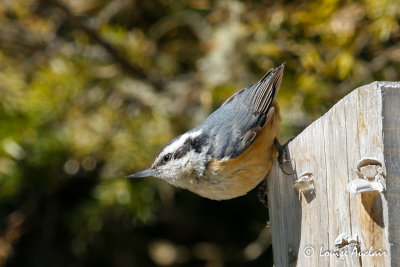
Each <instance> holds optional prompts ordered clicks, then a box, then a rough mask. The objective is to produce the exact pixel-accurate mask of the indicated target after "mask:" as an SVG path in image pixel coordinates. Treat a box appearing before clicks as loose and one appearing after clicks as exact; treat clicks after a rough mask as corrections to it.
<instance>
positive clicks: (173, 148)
mask: <svg viewBox="0 0 400 267" xmlns="http://www.w3.org/2000/svg"><path fill="white" fill-rule="evenodd" d="M202 133H203V130H201V129H200V130H198V131H195V132H188V133H185V134H183V135H182V136H181V137H179V139H178V140H176V141H175V142H173V143H172V144H170V145H169V146H167V147H166V148H165V149H164V152H165V153H172V152H175V151H176V150H177V149H178V148H180V147H181V146H182V145H183V144H184V143H185V142H186V140H187V139H188V138H193V139H194V138H196V137H197V136H199V135H201V134H202ZM163 154H164V153H163Z"/></svg>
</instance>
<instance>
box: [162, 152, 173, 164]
mask: <svg viewBox="0 0 400 267" xmlns="http://www.w3.org/2000/svg"><path fill="white" fill-rule="evenodd" d="M170 159H171V153H168V154H166V155H165V156H164V158H163V160H164V162H167V161H169V160H170Z"/></svg>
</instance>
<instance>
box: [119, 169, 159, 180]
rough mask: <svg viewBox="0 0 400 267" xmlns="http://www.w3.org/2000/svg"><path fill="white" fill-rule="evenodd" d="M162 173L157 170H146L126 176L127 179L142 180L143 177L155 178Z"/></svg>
mask: <svg viewBox="0 0 400 267" xmlns="http://www.w3.org/2000/svg"><path fill="white" fill-rule="evenodd" d="M159 172H160V171H159V170H157V169H146V170H144V171H141V172H137V173H134V174H131V175H128V176H125V178H141V177H149V176H154V175H156V174H157V173H159Z"/></svg>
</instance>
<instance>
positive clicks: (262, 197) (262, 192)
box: [258, 179, 268, 208]
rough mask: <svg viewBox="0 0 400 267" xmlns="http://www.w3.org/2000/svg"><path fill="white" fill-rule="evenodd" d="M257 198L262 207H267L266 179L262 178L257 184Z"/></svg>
mask: <svg viewBox="0 0 400 267" xmlns="http://www.w3.org/2000/svg"><path fill="white" fill-rule="evenodd" d="M258 200H259V201H260V202H261V204H263V205H264V207H266V208H268V198H267V180H266V179H264V180H263V181H262V182H261V184H260V185H259V186H258Z"/></svg>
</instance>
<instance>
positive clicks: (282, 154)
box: [274, 138, 294, 175]
mask: <svg viewBox="0 0 400 267" xmlns="http://www.w3.org/2000/svg"><path fill="white" fill-rule="evenodd" d="M292 140H293V138H290V139H289V140H288V141H287V142H286V143H284V144H283V145H281V144H280V143H279V141H278V140H277V139H276V138H275V140H274V145H275V148H276V150H277V151H278V162H279V168H280V169H281V170H282V172H283V173H284V174H286V175H293V174H294V170H293V168H292V162H291V158H290V153H289V149H288V144H289V143H290V142H291V141H292Z"/></svg>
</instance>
